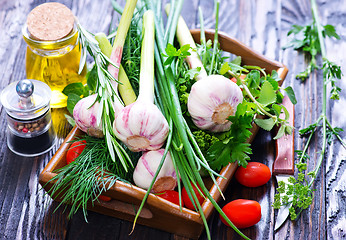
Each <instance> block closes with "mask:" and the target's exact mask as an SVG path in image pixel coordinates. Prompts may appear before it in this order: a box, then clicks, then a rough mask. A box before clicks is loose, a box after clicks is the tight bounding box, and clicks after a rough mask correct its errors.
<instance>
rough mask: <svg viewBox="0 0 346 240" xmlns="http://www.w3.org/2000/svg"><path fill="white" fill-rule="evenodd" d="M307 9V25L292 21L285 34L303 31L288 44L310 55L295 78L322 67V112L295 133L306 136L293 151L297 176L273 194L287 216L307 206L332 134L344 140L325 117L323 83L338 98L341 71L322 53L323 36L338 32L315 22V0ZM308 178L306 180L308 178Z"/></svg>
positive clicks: (325, 103)
mask: <svg viewBox="0 0 346 240" xmlns="http://www.w3.org/2000/svg"><path fill="white" fill-rule="evenodd" d="M311 10H312V15H313V23H312V24H311V25H308V26H305V27H302V26H297V25H294V26H293V29H292V30H291V31H289V32H288V35H290V34H291V33H294V34H295V35H298V34H299V33H300V32H303V33H304V39H302V40H299V39H297V38H294V39H293V40H292V41H291V43H290V44H289V45H288V46H289V47H293V48H294V49H296V50H302V51H303V52H304V53H305V54H306V56H307V57H308V59H310V62H309V65H308V67H307V69H306V70H305V71H304V72H302V73H300V74H298V75H297V78H300V79H302V80H305V79H306V78H308V76H309V74H310V73H311V71H312V70H314V69H315V70H319V69H322V70H323V86H322V94H323V95H322V113H321V115H320V116H319V117H318V119H317V120H316V121H315V122H314V123H312V124H310V125H309V126H308V127H306V128H304V129H301V130H300V131H299V133H300V134H301V135H302V136H306V137H307V140H306V143H305V146H304V148H303V150H299V151H296V152H297V154H298V158H299V160H298V163H297V164H296V166H297V169H298V174H297V178H294V177H290V179H289V183H288V184H285V183H284V182H279V183H278V185H279V187H278V189H277V190H278V193H277V194H276V195H275V197H274V203H273V207H274V208H275V209H279V208H280V207H281V206H285V205H286V206H287V205H288V206H290V207H289V212H290V217H291V220H295V219H297V217H298V216H299V214H300V213H301V212H302V211H303V210H304V209H307V208H308V207H309V206H310V205H311V203H312V199H313V192H314V190H313V189H312V187H313V183H314V181H315V180H316V178H317V176H318V172H319V169H320V167H321V165H322V162H323V159H324V156H325V152H326V149H327V144H331V142H332V139H333V137H336V138H337V139H338V140H339V141H340V143H341V145H342V146H343V147H344V148H345V149H346V143H345V141H344V140H343V139H342V138H341V137H340V132H341V131H343V129H341V128H339V127H334V128H333V127H332V125H331V124H330V122H329V121H328V119H327V114H326V112H327V85H328V84H330V85H331V87H332V90H331V92H330V95H331V97H330V98H331V99H333V100H338V99H339V93H340V91H341V89H340V88H339V87H338V86H337V85H336V82H337V80H339V79H341V76H342V72H341V68H340V66H338V65H336V64H335V63H333V62H331V61H329V60H328V59H327V57H326V49H325V46H324V38H325V37H326V36H329V37H335V38H336V39H339V36H338V35H337V34H336V32H335V28H334V27H333V26H331V25H325V26H322V25H321V24H320V22H319V17H318V11H317V5H316V1H315V0H311ZM318 54H320V55H321V57H322V60H323V64H322V68H321V67H319V66H318V65H317V61H316V57H317V55H318ZM320 128H322V146H321V151H320V152H319V157H318V160H317V165H316V167H315V168H314V169H313V170H312V171H310V172H308V173H307V174H305V171H306V170H307V161H308V160H309V156H308V154H307V151H308V149H309V146H310V144H311V139H312V137H313V135H314V134H315V133H317V131H318V130H319V129H320ZM309 179H310V180H309Z"/></svg>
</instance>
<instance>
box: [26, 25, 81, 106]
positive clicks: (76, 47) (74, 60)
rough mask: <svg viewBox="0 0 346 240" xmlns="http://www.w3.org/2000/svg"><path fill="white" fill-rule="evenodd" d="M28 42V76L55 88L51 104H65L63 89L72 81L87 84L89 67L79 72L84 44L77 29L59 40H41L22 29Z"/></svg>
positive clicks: (65, 98)
mask: <svg viewBox="0 0 346 240" xmlns="http://www.w3.org/2000/svg"><path fill="white" fill-rule="evenodd" d="M23 36H24V40H25V41H26V42H27V43H28V46H27V51H26V75H27V79H36V80H40V81H42V82H44V83H46V84H47V85H48V86H49V87H50V88H51V90H52V98H51V103H50V104H51V107H52V108H61V107H66V103H67V96H66V95H64V94H63V93H62V90H63V89H64V88H65V87H66V86H67V85H68V84H70V83H76V82H81V83H83V84H85V83H86V78H85V75H86V67H85V66H84V68H83V70H82V72H81V73H80V74H78V70H79V63H80V58H81V47H80V44H79V42H78V32H77V31H76V30H75V29H74V30H73V31H72V32H71V33H70V34H69V35H68V36H66V37H65V38H62V39H59V40H56V41H40V40H36V39H33V38H31V37H30V34H28V33H27V32H25V31H23Z"/></svg>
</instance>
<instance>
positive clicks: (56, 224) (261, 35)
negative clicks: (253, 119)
mask: <svg viewBox="0 0 346 240" xmlns="http://www.w3.org/2000/svg"><path fill="white" fill-rule="evenodd" d="M57 1H58V2H61V3H64V4H65V5H66V6H68V7H69V8H71V10H72V12H73V13H74V14H75V15H76V16H77V17H78V19H79V21H80V22H81V24H82V25H83V26H84V27H85V28H87V29H88V30H89V31H91V32H94V33H96V32H100V31H102V32H107V31H108V28H109V25H110V22H111V19H112V16H113V14H115V13H114V11H113V9H112V6H111V2H110V1H109V0H71V1H68V0H57ZM44 2H46V1H45V0H25V1H22V0H11V1H10V0H0V89H3V88H5V87H6V86H7V85H8V84H9V83H11V82H13V81H17V80H20V79H23V78H25V50H26V44H25V42H24V40H23V38H22V34H21V29H22V26H23V24H24V23H25V20H26V16H27V14H28V13H29V12H30V10H31V9H33V8H34V7H35V6H37V5H39V4H41V3H44ZM317 2H318V7H319V15H320V17H321V20H322V24H327V23H328V24H333V25H335V26H336V30H337V32H338V33H339V34H340V36H341V40H339V41H336V40H333V39H331V40H327V42H326V45H327V46H326V47H327V55H328V56H329V58H330V60H332V61H334V62H336V63H338V64H340V65H341V67H342V69H343V70H344V71H346V70H345V69H346V63H345V60H344V59H345V57H344V56H345V52H346V4H345V3H346V2H345V0H333V1H326V0H318V1H317ZM120 4H121V5H122V6H123V5H124V1H123V0H122V1H120ZM199 6H200V7H201V8H202V10H203V13H204V16H205V18H206V19H205V25H206V27H208V28H213V27H214V20H215V19H214V13H213V7H214V2H213V1H210V0H190V1H185V3H184V7H183V10H182V15H183V17H184V18H185V21H186V22H187V23H188V26H189V27H190V28H198V27H199V23H198V22H199V21H198V7H199ZM311 18H312V17H311V10H310V1H309V0H256V1H255V0H247V1H245V0H234V1H231V0H222V1H221V6H220V23H219V29H220V30H221V31H223V32H226V33H228V34H229V35H230V36H232V37H235V38H237V39H239V40H240V41H242V42H243V43H245V44H246V45H248V46H250V47H251V48H253V49H254V50H255V51H257V52H259V53H261V54H264V55H265V56H267V57H269V58H271V59H274V60H277V61H279V62H282V63H284V64H285V65H286V66H287V67H288V69H289V73H288V76H287V78H286V80H285V82H284V86H288V85H291V86H292V87H293V88H294V90H295V93H296V96H297V99H298V103H297V105H296V106H295V109H296V116H295V127H296V129H295V131H298V130H299V129H301V128H304V127H306V126H308V125H309V124H310V123H312V122H314V121H315V120H316V118H317V117H318V116H319V114H320V112H321V107H322V99H321V97H322V74H321V72H317V73H316V72H314V73H313V74H312V75H311V77H310V78H309V79H308V80H307V81H306V82H304V83H301V82H300V81H298V80H296V79H295V75H296V74H297V73H298V72H300V71H302V70H304V67H305V66H306V62H305V60H304V56H303V55H301V54H299V53H297V52H296V51H293V50H292V49H286V50H283V49H282V47H283V46H284V45H285V44H286V43H287V41H288V38H287V36H286V34H287V32H288V31H289V29H290V27H291V26H292V24H299V25H303V24H306V23H308V22H310V21H311ZM339 86H340V87H341V88H342V89H343V91H342V94H341V99H340V100H339V101H328V104H329V106H330V107H329V108H328V110H327V115H328V118H329V119H330V121H331V123H332V125H333V126H334V127H335V126H338V127H341V128H344V129H346V111H345V106H346V97H345V96H346V94H345V91H346V82H345V80H344V79H342V81H340V82H339ZM0 109H1V115H0V131H1V133H0V239H59V240H61V239H185V238H182V237H179V236H176V235H172V234H169V233H166V232H162V231H159V230H156V229H152V228H148V227H144V226H141V225H137V226H136V229H135V231H134V232H133V233H132V234H131V235H129V233H130V230H131V227H132V224H131V223H129V222H127V221H123V220H119V219H116V218H112V217H108V216H104V215H100V214H97V213H94V212H89V215H88V222H87V223H86V222H85V220H84V217H83V214H82V212H81V211H78V213H77V214H76V215H75V216H74V217H72V219H68V216H67V211H64V207H60V208H58V209H57V210H56V208H57V206H58V204H57V203H56V202H54V201H52V200H51V198H50V197H49V196H48V195H46V194H45V192H44V191H43V190H41V186H40V185H39V183H38V176H39V174H40V172H41V171H42V170H43V168H44V166H45V165H46V164H47V163H48V161H49V160H50V158H51V157H52V156H53V154H54V152H55V151H56V150H57V148H58V146H59V144H61V143H62V140H63V137H64V136H66V135H67V133H68V132H69V130H70V129H71V128H70V127H69V126H68V124H66V123H65V122H64V121H63V113H64V112H65V111H66V110H64V109H60V110H56V109H55V110H53V120H54V124H55V127H56V129H57V131H58V134H59V142H58V144H57V145H56V146H55V147H54V148H53V149H52V150H51V151H50V152H49V153H47V154H45V155H42V156H39V157H34V158H23V157H19V156H17V155H15V154H13V153H12V152H11V151H10V150H9V149H8V148H7V145H6V126H7V123H6V113H5V109H4V108H3V107H2V106H1V108H0ZM59 119H60V120H59ZM296 133H297V132H296ZM341 137H342V138H343V139H346V134H345V133H341ZM252 146H253V152H254V153H253V155H252V156H251V158H252V160H253V161H259V162H263V163H265V164H267V165H268V166H271V165H272V163H273V159H274V154H275V148H274V144H273V141H272V136H271V133H268V132H265V131H259V133H258V135H257V137H256V138H255V141H254V142H253V144H252ZM303 146H304V139H303V138H300V137H299V135H298V134H296V135H295V148H296V149H302V147H303ZM320 148H321V141H320V137H319V135H316V137H314V139H313V143H312V148H310V150H309V154H310V156H311V159H310V160H309V163H308V169H309V170H312V169H313V168H314V167H315V165H316V162H317V156H318V153H319V151H320ZM345 159H346V150H345V149H344V148H342V146H340V144H339V143H338V142H337V141H333V142H332V143H331V144H330V145H329V146H328V149H327V154H326V157H325V159H324V160H323V164H322V167H321V170H320V172H319V174H318V178H317V181H316V182H315V184H314V188H315V189H316V191H315V198H314V200H313V204H312V205H311V207H310V208H309V209H308V210H307V211H304V212H303V213H302V214H301V217H300V218H299V219H298V220H297V221H295V222H291V221H287V222H286V223H285V224H284V225H283V226H282V227H281V228H280V229H279V230H278V231H277V232H274V231H273V229H274V222H275V217H276V216H275V214H276V211H274V210H273V208H272V207H271V204H272V199H273V196H274V194H275V181H274V179H272V180H270V181H269V182H268V183H267V184H266V185H264V186H262V187H259V188H246V187H242V186H240V185H239V184H238V183H237V182H236V181H234V180H233V181H232V182H231V184H230V186H229V187H228V189H227V191H226V193H225V197H226V200H225V201H222V202H220V204H221V205H224V204H225V203H226V202H229V201H230V200H233V199H237V198H246V199H253V200H257V201H259V203H260V204H261V207H262V219H261V221H260V222H259V223H258V224H257V225H255V226H254V227H251V228H248V229H244V230H243V232H244V233H245V234H246V235H247V236H249V237H250V238H252V239H346V171H345V170H346V167H345V162H346V161H345ZM172 224H174V223H172ZM209 226H210V230H211V232H212V238H213V239H239V236H237V235H236V234H235V233H234V231H233V230H232V229H231V228H228V227H226V226H225V225H223V224H222V223H221V221H220V220H219V217H218V214H214V215H213V217H212V218H211V220H210V221H209ZM200 239H206V235H205V233H203V234H202V236H201V238H200Z"/></svg>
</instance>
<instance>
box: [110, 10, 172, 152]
mask: <svg viewBox="0 0 346 240" xmlns="http://www.w3.org/2000/svg"><path fill="white" fill-rule="evenodd" d="M143 27H144V29H143V33H144V37H143V42H142V52H141V72H140V77H139V79H140V81H139V96H138V99H137V101H136V102H134V103H132V104H130V105H128V106H126V107H125V108H124V109H122V110H121V111H120V112H119V114H118V116H117V117H116V118H115V120H114V123H113V131H114V134H115V136H116V137H117V138H119V139H120V140H121V141H122V142H123V143H125V144H126V145H127V146H128V148H129V149H130V150H131V151H134V152H139V151H148V150H156V149H159V148H160V147H162V145H163V144H164V142H165V140H166V138H167V136H168V131H169V128H168V123H167V120H166V119H165V117H164V116H163V114H162V113H161V111H160V110H159V109H158V108H157V106H155V105H154V42H155V39H154V29H155V28H154V14H153V12H152V11H147V12H145V13H144V16H143Z"/></svg>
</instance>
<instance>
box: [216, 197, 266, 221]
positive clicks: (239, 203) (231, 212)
mask: <svg viewBox="0 0 346 240" xmlns="http://www.w3.org/2000/svg"><path fill="white" fill-rule="evenodd" d="M222 211H223V212H224V213H225V214H226V216H227V217H228V218H229V220H231V222H232V223H233V224H234V225H235V226H236V227H237V228H247V227H251V226H253V225H255V224H256V223H258V222H259V221H260V220H261V216H262V214H261V205H260V204H259V203H258V202H256V201H253V200H247V199H237V200H234V201H232V202H229V203H227V204H226V205H225V206H224V207H223V208H222ZM220 219H221V221H222V222H223V223H224V224H226V225H227V226H229V224H228V223H227V222H226V220H225V219H224V218H223V217H222V216H221V215H220Z"/></svg>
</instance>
